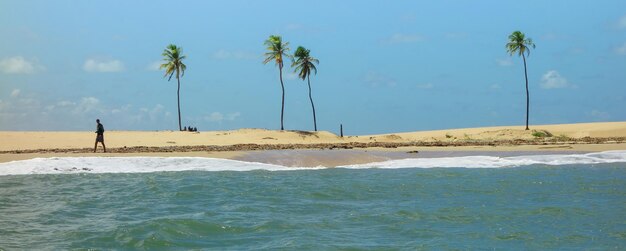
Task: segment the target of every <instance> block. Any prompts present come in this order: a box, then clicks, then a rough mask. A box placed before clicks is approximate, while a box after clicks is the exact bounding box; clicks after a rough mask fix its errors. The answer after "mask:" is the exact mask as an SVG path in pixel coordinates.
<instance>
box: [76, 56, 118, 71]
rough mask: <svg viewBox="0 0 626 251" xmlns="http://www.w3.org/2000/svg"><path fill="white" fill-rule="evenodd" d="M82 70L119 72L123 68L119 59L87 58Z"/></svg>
mask: <svg viewBox="0 0 626 251" xmlns="http://www.w3.org/2000/svg"><path fill="white" fill-rule="evenodd" d="M83 70H85V71H86V72H120V71H123V70H124V63H122V61H119V60H104V61H98V60H95V59H87V60H86V61H85V64H84V65H83Z"/></svg>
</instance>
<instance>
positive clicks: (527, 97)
mask: <svg viewBox="0 0 626 251" xmlns="http://www.w3.org/2000/svg"><path fill="white" fill-rule="evenodd" d="M522 58H523V59H524V77H525V78H526V130H529V129H528V111H529V110H530V97H529V93H528V72H527V70H526V56H524V53H522Z"/></svg>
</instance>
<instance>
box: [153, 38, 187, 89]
mask: <svg viewBox="0 0 626 251" xmlns="http://www.w3.org/2000/svg"><path fill="white" fill-rule="evenodd" d="M182 54H183V48H180V47H178V46H176V45H173V44H170V45H168V46H167V47H166V49H165V50H164V51H163V54H161V55H163V61H165V63H163V64H161V66H160V67H159V69H165V76H164V77H167V75H169V76H170V77H169V78H168V79H167V80H168V81H169V80H171V79H172V76H173V75H174V73H176V77H177V78H178V77H182V76H183V75H185V70H186V69H187V66H186V65H185V64H184V63H183V59H185V58H186V56H185V55H182Z"/></svg>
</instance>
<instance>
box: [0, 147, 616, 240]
mask: <svg viewBox="0 0 626 251" xmlns="http://www.w3.org/2000/svg"><path fill="white" fill-rule="evenodd" d="M16 249H17V250H21V249H26V250H68V249H72V250H74V249H77V250H87V249H90V250H111V249H113V250H128V249H131V250H135V249H149V250H154V249H156V250H159V249H161V250H163V249H166V250H171V249H179V250H188V249H209V250H250V249H255V250H256V249H261V250H276V249H286V250H328V249H330V250H334V249H385V250H386V249H394V250H397V249H400V250H404V249H408V250H416V249H418V250H420V249H426V250H430V249H436V250H437V249H463V250H467V249H469V250H476V249H496V250H557V249H567V250H589V249H596V250H625V249H626V151H610V152H601V153H588V154H557V155H554V154H552V155H549V154H543V155H527V156H511V157H496V156H462V157H441V158H412V159H401V160H389V161H384V162H377V163H370V164H362V165H350V166H342V167H335V168H326V167H315V168H297V167H285V166H280V165H272V164H262V163H254V162H244V161H235V160H222V159H210V158H158V157H132V158H115V157H106V158H102V157H85V158H48V159H33V160H25V161H15V162H9V163H2V164H0V250H16Z"/></svg>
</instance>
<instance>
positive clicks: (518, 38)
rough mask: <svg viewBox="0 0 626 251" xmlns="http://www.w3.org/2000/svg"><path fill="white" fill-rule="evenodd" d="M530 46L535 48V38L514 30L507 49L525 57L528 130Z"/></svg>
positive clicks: (510, 52) (511, 53)
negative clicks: (528, 60) (528, 64)
mask: <svg viewBox="0 0 626 251" xmlns="http://www.w3.org/2000/svg"><path fill="white" fill-rule="evenodd" d="M530 47H532V48H533V49H534V48H535V44H534V43H533V40H532V39H530V38H526V37H525V35H524V33H522V32H520V31H514V32H513V33H511V35H509V42H508V43H507V44H506V50H507V51H508V52H509V54H510V55H511V56H512V55H513V54H514V53H516V52H517V53H518V56H522V58H523V59H524V77H525V78H526V130H528V110H529V108H530V97H529V94H528V71H527V70H526V55H530Z"/></svg>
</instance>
